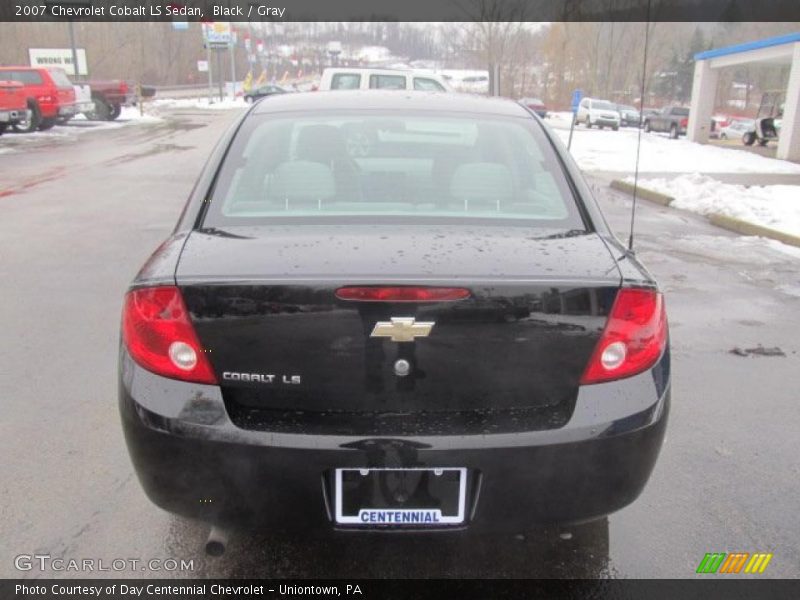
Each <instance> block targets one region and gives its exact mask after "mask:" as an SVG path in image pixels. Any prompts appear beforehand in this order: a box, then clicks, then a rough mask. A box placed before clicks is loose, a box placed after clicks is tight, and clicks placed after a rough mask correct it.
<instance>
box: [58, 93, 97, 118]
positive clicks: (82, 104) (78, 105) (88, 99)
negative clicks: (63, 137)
mask: <svg viewBox="0 0 800 600" xmlns="http://www.w3.org/2000/svg"><path fill="white" fill-rule="evenodd" d="M72 87H73V88H74V89H75V113H74V114H72V115H69V116H67V115H65V116H63V117H59V119H58V123H59V124H60V125H63V124H64V123H66V122H67V121H69V120H70V119H71V118H72V117H74V116H75V115H77V114H80V113H83V114H87V113H91V112H92V111H93V110H94V100H92V88H91V87H89V84H83V85H79V84H73V85H72ZM87 116H88V115H87Z"/></svg>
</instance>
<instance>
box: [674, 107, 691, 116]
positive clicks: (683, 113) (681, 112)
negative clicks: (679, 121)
mask: <svg viewBox="0 0 800 600" xmlns="http://www.w3.org/2000/svg"><path fill="white" fill-rule="evenodd" d="M672 114H673V115H677V116H679V117H688V116H689V109H688V108H673V109H672Z"/></svg>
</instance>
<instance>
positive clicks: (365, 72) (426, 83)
mask: <svg viewBox="0 0 800 600" xmlns="http://www.w3.org/2000/svg"><path fill="white" fill-rule="evenodd" d="M319 89H320V90H321V91H326V90H420V91H428V92H448V91H450V88H449V86H448V85H447V83H446V82H445V80H444V79H443V78H442V77H440V76H439V75H437V74H435V73H430V72H428V71H424V72H420V71H414V70H408V71H405V70H400V69H371V68H356V67H353V68H338V67H337V68H328V69H325V70H324V71H323V72H322V79H321V81H320V84H319Z"/></svg>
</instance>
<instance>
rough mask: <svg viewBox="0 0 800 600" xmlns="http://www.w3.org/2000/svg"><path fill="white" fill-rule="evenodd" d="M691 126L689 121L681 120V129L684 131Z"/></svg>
mask: <svg viewBox="0 0 800 600" xmlns="http://www.w3.org/2000/svg"><path fill="white" fill-rule="evenodd" d="M688 126H689V119H681V127H683V128H684V129H685V128H686V127H688Z"/></svg>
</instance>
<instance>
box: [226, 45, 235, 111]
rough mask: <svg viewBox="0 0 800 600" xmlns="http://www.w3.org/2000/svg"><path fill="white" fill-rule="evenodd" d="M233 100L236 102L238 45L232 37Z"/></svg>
mask: <svg viewBox="0 0 800 600" xmlns="http://www.w3.org/2000/svg"><path fill="white" fill-rule="evenodd" d="M228 47H229V48H230V50H231V99H232V100H236V44H235V43H234V41H233V38H232V37H231V43H230V46H228Z"/></svg>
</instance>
